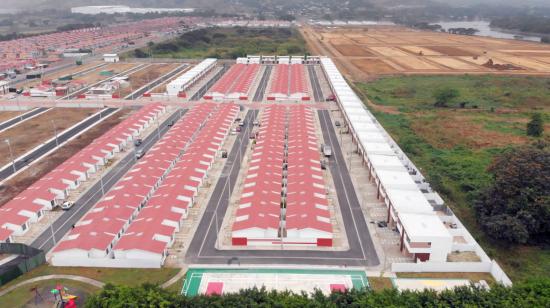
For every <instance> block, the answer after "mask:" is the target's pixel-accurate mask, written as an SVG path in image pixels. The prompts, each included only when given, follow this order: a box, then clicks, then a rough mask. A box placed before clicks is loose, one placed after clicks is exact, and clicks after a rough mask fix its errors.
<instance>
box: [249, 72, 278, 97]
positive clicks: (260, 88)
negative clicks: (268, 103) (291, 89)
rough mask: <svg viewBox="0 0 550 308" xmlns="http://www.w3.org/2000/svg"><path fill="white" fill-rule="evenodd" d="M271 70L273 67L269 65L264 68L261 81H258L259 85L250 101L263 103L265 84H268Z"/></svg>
mask: <svg viewBox="0 0 550 308" xmlns="http://www.w3.org/2000/svg"><path fill="white" fill-rule="evenodd" d="M272 69H273V66H271V65H268V66H266V68H265V71H264V74H263V76H262V80H260V84H259V85H258V88H257V89H256V93H255V94H254V99H253V100H252V101H253V102H261V101H263V99H264V94H265V90H266V88H267V83H268V82H269V76H270V75H271V70H272Z"/></svg>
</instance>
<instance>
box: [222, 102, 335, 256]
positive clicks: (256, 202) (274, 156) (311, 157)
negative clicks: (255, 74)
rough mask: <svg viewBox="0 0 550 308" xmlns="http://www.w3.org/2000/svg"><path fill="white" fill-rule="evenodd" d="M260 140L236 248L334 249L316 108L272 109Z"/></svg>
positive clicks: (235, 230)
mask: <svg viewBox="0 0 550 308" xmlns="http://www.w3.org/2000/svg"><path fill="white" fill-rule="evenodd" d="M256 138H257V139H256V140H257V141H256V144H255V145H254V148H253V153H252V157H251V160H250V165H249V168H248V173H247V176H246V179H245V182H244V188H243V191H242V194H241V199H240V201H239V206H238V209H237V212H236V215H235V216H236V217H235V221H234V223H233V227H232V243H233V245H280V244H281V242H283V243H284V244H291V245H317V246H332V237H333V233H332V225H331V222H330V211H329V207H328V201H327V199H326V187H325V183H324V178H323V173H322V170H321V164H320V155H319V150H318V142H317V138H316V136H315V127H314V119H313V114H312V111H311V108H309V107H306V106H291V107H285V106H281V105H273V106H269V107H267V108H266V109H265V111H264V114H263V115H262V118H261V128H260V130H259V132H258V133H257V137H256Z"/></svg>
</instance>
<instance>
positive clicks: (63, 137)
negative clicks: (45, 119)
mask: <svg viewBox="0 0 550 308" xmlns="http://www.w3.org/2000/svg"><path fill="white" fill-rule="evenodd" d="M117 110H118V109H117V108H106V109H103V110H101V112H100V113H98V114H96V115H95V116H93V117H90V118H88V119H86V120H85V121H83V122H82V123H80V124H78V125H76V126H74V127H72V128H70V129H68V130H65V131H63V132H58V135H57V138H53V139H52V140H50V141H48V142H46V143H43V144H42V145H41V146H40V147H38V148H36V149H35V150H34V151H32V152H31V153H28V154H24V155H21V156H19V157H17V158H15V164H12V163H10V164H9V165H6V166H4V168H3V169H2V170H0V180H1V181H3V180H4V179H6V178H7V177H9V176H10V175H12V174H14V173H15V172H17V170H19V169H21V168H24V167H25V166H27V165H29V164H30V163H31V162H33V161H35V160H37V159H39V158H41V157H42V156H43V155H45V154H46V153H48V152H49V151H51V150H53V149H55V148H57V147H58V145H59V144H61V143H63V142H65V141H67V140H69V139H70V138H71V137H73V136H75V135H78V134H79V133H80V132H81V131H82V130H84V129H86V128H88V127H89V126H92V125H94V124H96V123H97V122H99V121H100V120H101V119H102V118H103V117H105V116H108V115H110V114H111V113H113V112H115V111H117ZM14 167H15V170H14Z"/></svg>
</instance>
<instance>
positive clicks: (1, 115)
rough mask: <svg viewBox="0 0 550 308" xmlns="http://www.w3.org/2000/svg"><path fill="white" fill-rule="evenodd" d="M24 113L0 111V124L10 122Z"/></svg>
mask: <svg viewBox="0 0 550 308" xmlns="http://www.w3.org/2000/svg"><path fill="white" fill-rule="evenodd" d="M23 113H25V111H2V112H0V123H2V122H5V121H7V120H11V119H13V118H15V117H16V116H18V115H20V114H23Z"/></svg>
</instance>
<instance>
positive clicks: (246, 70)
mask: <svg viewBox="0 0 550 308" xmlns="http://www.w3.org/2000/svg"><path fill="white" fill-rule="evenodd" d="M259 70H260V65H259V64H242V63H237V64H235V65H233V66H232V67H231V68H230V69H229V70H228V71H227V72H226V73H225V74H224V75H223V77H222V78H220V80H218V81H217V82H216V84H214V86H212V88H211V89H210V90H209V91H208V93H206V95H204V99H214V100H223V99H239V100H248V96H249V92H250V88H251V86H252V83H254V80H256V76H257V75H258V71H259Z"/></svg>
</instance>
